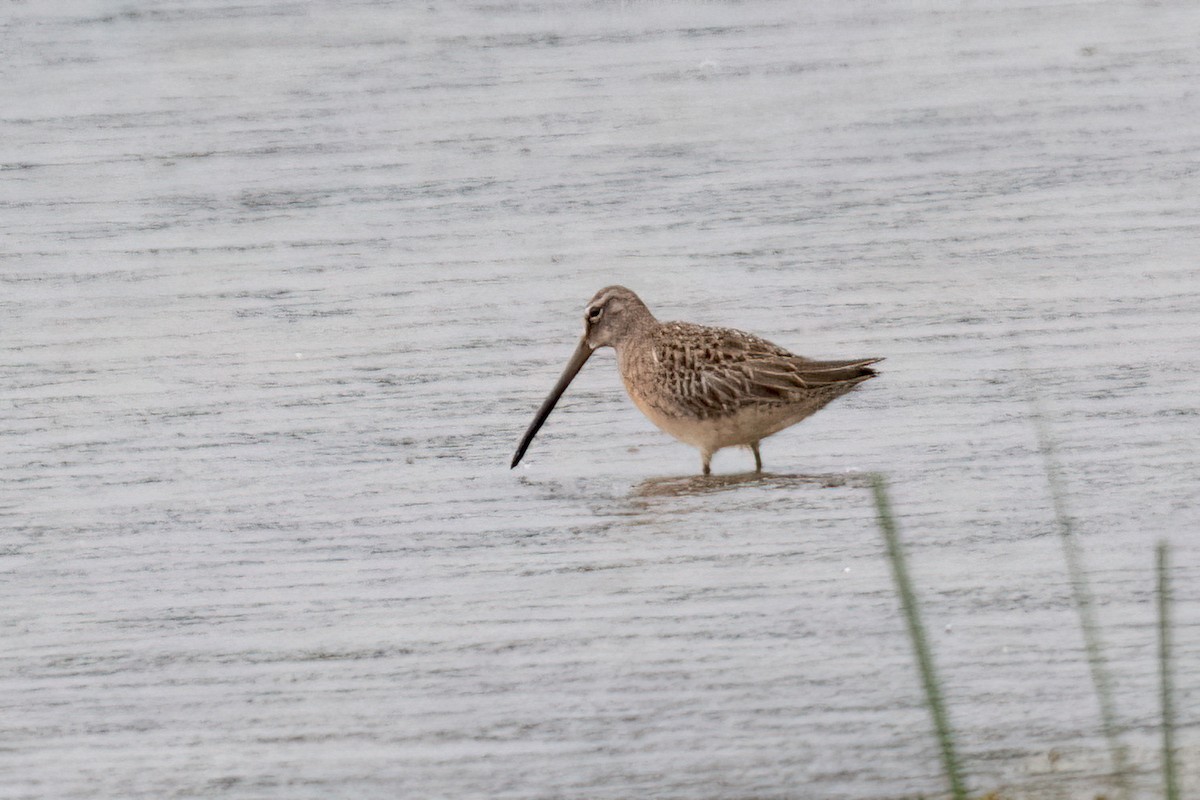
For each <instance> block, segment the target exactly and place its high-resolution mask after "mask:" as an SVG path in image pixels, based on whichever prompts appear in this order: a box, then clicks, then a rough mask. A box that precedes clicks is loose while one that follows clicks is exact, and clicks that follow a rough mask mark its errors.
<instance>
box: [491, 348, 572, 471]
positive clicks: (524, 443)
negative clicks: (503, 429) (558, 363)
mask: <svg viewBox="0 0 1200 800" xmlns="http://www.w3.org/2000/svg"><path fill="white" fill-rule="evenodd" d="M591 355H592V348H591V345H589V344H588V343H587V339H586V338H583V339H580V340H579V346H578V347H576V348H575V352H574V353H573V354H572V355H571V360H570V361H568V362H567V368H566V369H564V370H563V373H562V375H561V376H559V379H558V383H556V384H554V388H553V389H551V390H550V394H548V395H546V399H545V400H544V401H543V402H542V407H541V408H539V409H538V410H537V414H534V416H533V422H531V423H529V428H528V429H527V430H526V431H525V435H524V436H522V437H521V443H520V444H519V445H517V453H516V455H514V456H513V460H512V465H511V466H510V467H509V469H512V467H515V466H516V465H517V464H520V463H521V458H522V457H523V456H524V455H525V451H526V450H527V449H528V448H529V443H530V442H532V441H533V437H534V436H537V432H538V431H539V430H541V429H542V424H543V423H544V422H545V421H546V417H548V416H550V412H551V411H553V410H554V406H555V405H557V404H558V398H560V397H562V395H563V392H565V391H566V390H567V387H568V386H570V385H571V381H572V380H574V379H575V376H576V375H578V374H579V370H581V369H582V368H583V365H584V363H586V362H587V360H588V358H590V357H591Z"/></svg>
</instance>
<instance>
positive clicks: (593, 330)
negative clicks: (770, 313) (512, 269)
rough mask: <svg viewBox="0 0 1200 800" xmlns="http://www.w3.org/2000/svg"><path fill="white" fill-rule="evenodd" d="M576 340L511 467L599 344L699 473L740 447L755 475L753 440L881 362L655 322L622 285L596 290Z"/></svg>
mask: <svg viewBox="0 0 1200 800" xmlns="http://www.w3.org/2000/svg"><path fill="white" fill-rule="evenodd" d="M583 326H584V329H583V338H581V339H580V340H579V345H578V346H577V347H576V348H575V353H574V355H572V356H571V360H570V361H568V362H567V367H566V369H564V370H563V373H562V376H561V377H560V378H559V379H558V383H556V384H555V385H554V388H553V389H551V390H550V394H549V395H548V396H547V397H546V400H545V401H544V402H543V403H542V406H541V408H539V409H538V411H537V414H535V415H534V417H533V422H531V423H530V424H529V428H528V430H526V431H525V435H524V436H522V437H521V443H520V444H519V445H518V446H517V452H516V454H515V455H514V456H513V460H512V466H513V467H515V466H516V465H517V464H519V463H520V461H521V457H522V456H524V455H525V451H526V449H528V447H529V443H530V442H532V441H533V437H534V436H536V435H537V432H538V431H539V430H540V429H541V427H542V424H543V423H544V422H545V421H546V418H547V417H549V416H550V412H551V411H553V410H554V406H555V404H557V403H558V400H559V398H560V397H562V394H563V392H565V391H566V389H567V386H569V385H570V383H571V381H572V380H573V379H574V378H575V376H576V375H577V374H578V373H579V370H580V369H581V368H582V367H583V365H584V363H585V362H587V360H588V358H590V357H591V355H592V353H593V352H595V351H596V350H597V349H598V348H601V347H612V348H613V349H614V350H616V351H617V367H618V369H619V370H620V372H621V380H622V381H623V382H624V383H625V389H626V391H628V392H629V397H630V398H631V399H632V400H633V402H634V404H635V405H637V407H638V408H639V409H641V412H642V413H643V414H645V415H646V416H647V417H648V418H649V419H650V421H651V422H653V423H654V424H655V425H657V426H658V427H659V428H661V429H662V430H663V431H665V432H667V433H669V434H671V435H672V436H674V437H675V438H676V439H678V440H680V441H681V442H685V443H687V444H690V445H692V446H693V447H695V448H698V449H699V450H700V458H701V459H702V463H703V469H704V474H705V475H708V474H710V473H711V472H712V466H711V463H712V456H713V453H715V452H716V451H718V450H720V449H721V448H723V447H734V446H745V447H749V448H750V449H751V450H752V451H753V452H754V469H755V471H756V472H762V455H761V454H760V453H759V450H758V445H759V442H760V441H762V440H763V439H765V438H766V437H768V436H770V435H771V434H773V433H778V432H779V431H781V430H783V429H784V428H787V427H790V426H792V425H795V424H796V423H797V422H799V421H800V420H802V419H804V418H805V417H808V416H810V415H811V414H813V413H814V412H816V411H818V410H820V409H821V408H823V407H824V406H825V405H826V404H827V403H829V402H830V401H831V400H834V399H835V398H838V397H841V396H842V395H844V394H845V393H846V392H848V391H850V390H851V389H853V388H854V387H855V386H857V385H858V384H860V383H862V382H863V381H865V380H867V379H869V378H872V377H874V376H875V374H876V373H875V370H873V369H871V366H870V365H871V364H874V363H876V362H877V361H882V360H883V359H879V358H854V359H848V360H844V361H814V360H812V359H810V358H805V357H804V356H798V355H795V354H793V353H789V352H788V351H787V350H784V349H783V348H782V347H779V346H777V345H774V344H771V343H770V342H768V341H767V340H765V339H761V338H759V337H757V336H755V335H754V334H751V333H745V332H743V331H739V330H734V329H732V328H710V327H707V326H704V325H693V324H691V323H688V322H659V321H658V320H657V319H655V318H654V315H653V314H651V313H650V309H648V308H646V304H645V303H643V302H642V300H641V298H640V297H638V296H637V295H636V294H634V293H633V292H631V291H630V290H629V289H626V288H625V287H624V286H609V287H608V288H605V289H601V290H600V291H599V292H597V293H596V296H595V297H593V298H592V300H591V302H590V303H588V305H587V309H586V310H585V311H584V315H583Z"/></svg>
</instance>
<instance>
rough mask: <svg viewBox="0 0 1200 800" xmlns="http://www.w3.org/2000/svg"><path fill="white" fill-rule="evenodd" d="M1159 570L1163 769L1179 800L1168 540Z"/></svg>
mask: <svg viewBox="0 0 1200 800" xmlns="http://www.w3.org/2000/svg"><path fill="white" fill-rule="evenodd" d="M1155 556H1156V557H1155V571H1156V572H1157V573H1158V677H1159V687H1160V691H1161V696H1162V697H1161V699H1162V739H1163V742H1162V748H1163V752H1162V770H1163V787H1164V792H1165V794H1164V796H1165V797H1166V800H1179V782H1178V779H1177V777H1176V773H1175V699H1174V694H1175V692H1174V686H1173V681H1172V676H1171V584H1170V580H1169V576H1168V574H1167V571H1168V557H1169V554H1168V552H1167V543H1166V542H1159V543H1158V547H1157V548H1156V552H1155Z"/></svg>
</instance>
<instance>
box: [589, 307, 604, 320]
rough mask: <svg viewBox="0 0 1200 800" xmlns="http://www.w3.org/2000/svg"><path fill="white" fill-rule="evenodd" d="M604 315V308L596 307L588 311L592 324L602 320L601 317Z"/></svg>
mask: <svg viewBox="0 0 1200 800" xmlns="http://www.w3.org/2000/svg"><path fill="white" fill-rule="evenodd" d="M603 313H604V308H603V306H594V307H592V308H589V309H588V319H590V320H591V321H592V322H595V321H596V320H598V319H600V315H601V314H603Z"/></svg>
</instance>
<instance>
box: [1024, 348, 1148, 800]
mask: <svg viewBox="0 0 1200 800" xmlns="http://www.w3.org/2000/svg"><path fill="white" fill-rule="evenodd" d="M1026 375H1027V377H1028V372H1027V373H1026ZM1029 383H1030V385H1031V386H1032V384H1033V381H1032V379H1029ZM1030 400H1031V403H1032V405H1033V426H1034V430H1035V431H1036V433H1037V440H1038V451H1039V452H1040V453H1041V455H1042V461H1043V463H1044V464H1045V469H1046V483H1047V485H1048V486H1049V489H1050V500H1051V503H1052V505H1053V507H1054V519H1055V522H1056V523H1057V526H1058V535H1059V541H1060V542H1061V543H1062V549H1063V560H1064V561H1065V562H1066V565H1067V575H1068V578H1069V579H1070V582H1071V596H1072V600H1073V602H1074V605H1075V612H1076V614H1077V615H1078V616H1079V627H1080V629H1081V630H1082V632H1083V645H1084V651H1085V653H1086V654H1087V663H1088V670H1089V671H1090V673H1091V677H1092V686H1093V687H1094V689H1095V691H1096V699H1097V701H1098V702H1099V704H1100V727H1101V730H1102V731H1103V733H1104V738H1105V740H1106V742H1107V743H1108V752H1109V758H1110V760H1111V763H1112V772H1113V777H1114V779H1115V780H1116V782H1117V791H1118V797H1121V798H1126V800H1127V798H1129V796H1130V786H1129V762H1128V758H1127V756H1126V751H1125V746H1124V744H1122V743H1121V738H1120V733H1121V729H1120V726H1119V725H1118V723H1117V712H1116V705H1115V703H1114V702H1113V691H1112V679H1111V678H1110V677H1109V672H1108V662H1107V660H1106V659H1105V657H1104V643H1103V641H1102V640H1101V637H1100V625H1099V623H1098V622H1097V621H1096V612H1095V602H1094V601H1093V599H1092V590H1091V585H1090V583H1089V582H1088V577H1087V571H1086V570H1085V569H1084V567H1083V553H1082V551H1081V549H1080V547H1079V542H1078V540H1077V539H1076V536H1075V528H1074V524H1073V522H1072V520H1071V515H1070V514H1069V513H1067V504H1066V493H1065V492H1064V491H1063V488H1062V477H1061V470H1060V468H1059V465H1058V458H1057V456H1056V454H1055V451H1054V446H1053V444H1052V443H1051V440H1050V436H1049V434H1048V432H1047V431H1046V422H1045V417H1044V416H1043V414H1042V411H1041V405H1040V403H1039V401H1038V397H1037V394H1036V393H1031V395H1030Z"/></svg>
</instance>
